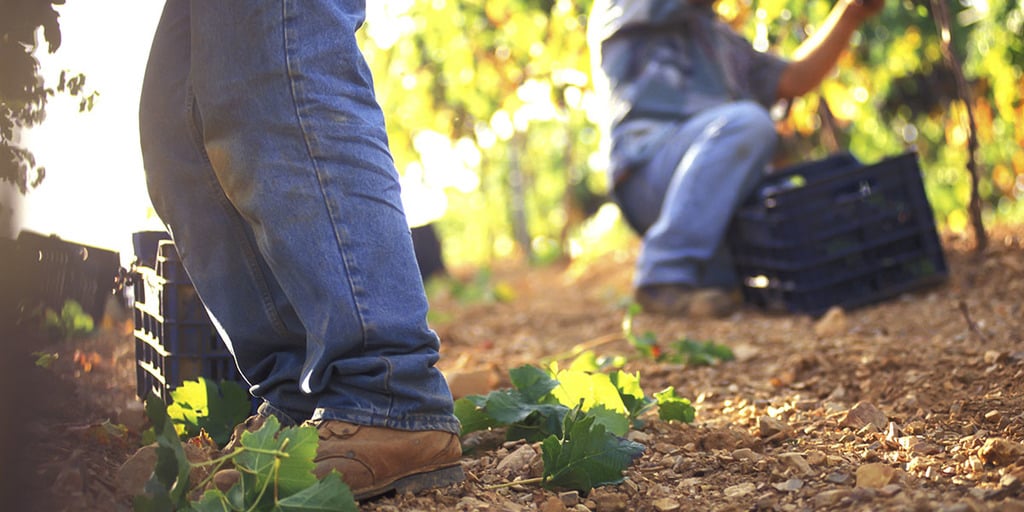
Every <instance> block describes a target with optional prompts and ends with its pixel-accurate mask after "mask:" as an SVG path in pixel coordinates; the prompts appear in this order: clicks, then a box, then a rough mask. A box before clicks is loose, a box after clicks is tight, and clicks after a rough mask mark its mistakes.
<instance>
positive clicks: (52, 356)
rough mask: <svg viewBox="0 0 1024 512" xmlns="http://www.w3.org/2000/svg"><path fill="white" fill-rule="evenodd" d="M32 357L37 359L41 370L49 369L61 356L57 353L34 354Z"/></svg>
mask: <svg viewBox="0 0 1024 512" xmlns="http://www.w3.org/2000/svg"><path fill="white" fill-rule="evenodd" d="M32 357H35V358H36V362H35V365H36V366H38V367H40V368H49V367H50V365H52V364H53V362H54V361H56V360H57V359H59V358H60V354H59V353H57V352H33V353H32Z"/></svg>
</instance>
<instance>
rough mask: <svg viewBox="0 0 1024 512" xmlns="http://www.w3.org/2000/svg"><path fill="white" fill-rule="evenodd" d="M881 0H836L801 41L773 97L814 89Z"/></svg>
mask: <svg viewBox="0 0 1024 512" xmlns="http://www.w3.org/2000/svg"><path fill="white" fill-rule="evenodd" d="M884 3H885V0H839V1H838V3H837V4H836V5H835V7H833V8H832V11H831V12H830V13H829V15H828V18H826V19H825V22H824V23H822V25H821V27H819V28H818V29H817V30H816V31H815V32H814V35H812V36H811V37H810V38H809V39H807V40H806V41H804V42H803V43H802V44H801V45H800V47H799V48H797V50H796V53H795V54H794V55H793V60H792V61H791V62H790V63H789V65H788V66H786V69H785V70H783V72H782V76H781V77H779V85H778V89H777V91H776V96H777V97H778V98H779V99H783V98H793V97H796V96H800V95H803V94H804V93H806V92H808V91H810V90H811V89H814V88H815V87H817V86H818V84H820V83H821V81H822V80H823V79H824V78H825V75H827V74H828V72H829V71H831V70H832V67H833V66H835V64H836V62H837V61H838V60H839V56H840V55H841V54H842V53H843V51H844V50H846V48H847V46H849V44H850V36H852V35H853V32H854V31H855V30H857V28H858V27H859V26H860V25H861V23H863V22H864V20H866V19H868V18H870V17H871V16H873V15H875V14H877V13H878V11H880V10H881V9H882V6H883V4H884Z"/></svg>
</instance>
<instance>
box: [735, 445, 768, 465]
mask: <svg viewBox="0 0 1024 512" xmlns="http://www.w3.org/2000/svg"><path fill="white" fill-rule="evenodd" d="M732 458H734V459H736V460H749V461H753V462H757V461H759V460H761V459H762V458H763V457H762V456H761V454H759V453H757V452H755V451H754V450H751V449H750V448H740V449H738V450H734V451H733V452H732Z"/></svg>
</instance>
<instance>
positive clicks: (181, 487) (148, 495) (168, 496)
mask: <svg viewBox="0 0 1024 512" xmlns="http://www.w3.org/2000/svg"><path fill="white" fill-rule="evenodd" d="M146 416H147V417H148V418H149V421H150V423H152V424H153V432H154V434H155V436H156V443H157V448H156V454H157V460H156V466H155V467H154V468H153V475H152V476H151V477H150V479H149V481H148V482H146V485H145V487H144V489H143V491H144V492H145V494H143V495H139V496H136V497H135V498H134V500H133V508H134V509H135V510H136V512H163V511H171V510H177V509H182V508H184V507H186V506H187V502H188V487H189V479H188V475H189V470H190V469H191V465H190V464H189V461H188V458H187V457H186V456H185V449H184V447H182V445H181V439H179V438H178V433H177V431H175V430H174V424H173V423H172V422H171V418H170V417H169V416H168V415H167V406H166V405H165V404H164V401H163V400H161V399H160V397H158V396H156V395H154V394H151V395H150V396H149V398H148V399H147V400H146Z"/></svg>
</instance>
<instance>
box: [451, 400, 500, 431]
mask: <svg viewBox="0 0 1024 512" xmlns="http://www.w3.org/2000/svg"><path fill="white" fill-rule="evenodd" d="M486 404H487V399H486V398H484V397H482V396H479V395H471V396H467V397H463V398H460V399H458V400H456V401H455V417H457V418H458V419H459V423H461V424H462V430H461V431H460V435H466V434H468V433H470V432H476V431H479V430H487V429H489V428H493V427H497V426H499V425H501V422H499V421H497V420H495V419H494V418H492V417H491V416H490V415H488V414H487V412H486V411H484V406H485V405H486Z"/></svg>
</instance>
